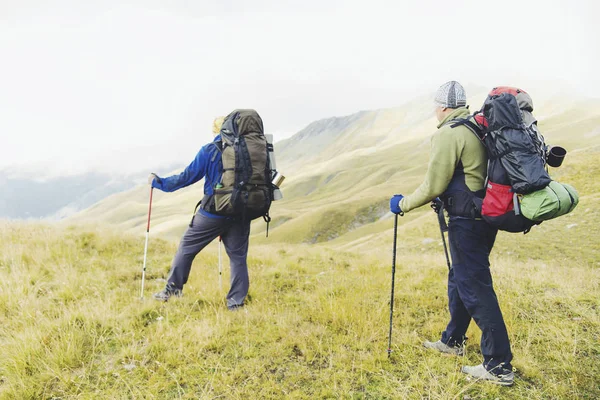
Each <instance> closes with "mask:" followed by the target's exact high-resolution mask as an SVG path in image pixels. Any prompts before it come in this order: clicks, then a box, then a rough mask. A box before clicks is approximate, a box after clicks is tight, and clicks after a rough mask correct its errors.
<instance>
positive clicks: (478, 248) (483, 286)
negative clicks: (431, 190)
mask: <svg viewBox="0 0 600 400" xmlns="http://www.w3.org/2000/svg"><path fill="white" fill-rule="evenodd" d="M448 229H449V231H448V237H449V241H450V254H451V255H452V268H451V269H450V272H449V273H448V305H449V308H450V322H449V323H448V326H447V327H446V330H445V331H444V333H442V342H444V343H446V344H448V345H449V346H454V345H457V344H460V343H462V342H464V341H465V340H466V337H465V334H466V332H467V328H468V327H469V323H470V322H471V318H472V319H473V320H474V321H475V323H476V324H477V326H478V327H479V329H481V353H482V354H483V360H484V361H483V365H484V366H485V367H486V369H487V370H488V371H489V370H493V372H495V371H498V372H500V371H499V369H500V368H507V369H512V365H511V364H510V362H511V360H512V353H511V351H510V342H509V340H508V333H507V331H506V325H505V324H504V319H503V318H502V312H501V311H500V306H499V304H498V298H497V297H496V293H495V292H494V286H493V283H492V275H491V273H490V261H489V256H490V252H491V251H492V247H493V246H494V241H495V240H496V233H497V232H498V230H497V229H496V228H492V227H491V226H490V225H488V224H487V223H486V222H485V221H483V220H473V219H460V218H452V217H451V218H450V223H449V224H448ZM499 365H501V367H500V368H497V367H498V366H499Z"/></svg>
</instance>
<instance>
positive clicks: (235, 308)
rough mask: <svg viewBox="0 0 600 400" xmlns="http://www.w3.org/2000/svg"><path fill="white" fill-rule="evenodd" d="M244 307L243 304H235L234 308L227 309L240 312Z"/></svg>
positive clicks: (228, 307)
mask: <svg viewBox="0 0 600 400" xmlns="http://www.w3.org/2000/svg"><path fill="white" fill-rule="evenodd" d="M242 307H244V305H243V304H234V305H232V306H227V309H228V310H229V311H240V309H241V308H242Z"/></svg>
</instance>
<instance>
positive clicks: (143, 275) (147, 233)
mask: <svg viewBox="0 0 600 400" xmlns="http://www.w3.org/2000/svg"><path fill="white" fill-rule="evenodd" d="M153 191H154V188H153V187H151V188H150V202H149V203H148V225H146V244H145V245H144V266H143V268H142V292H141V294H140V298H141V299H143V298H144V279H145V278H146V255H147V254H148V236H149V235H150V214H151V212H152V192H153Z"/></svg>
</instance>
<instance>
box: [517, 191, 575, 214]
mask: <svg viewBox="0 0 600 400" xmlns="http://www.w3.org/2000/svg"><path fill="white" fill-rule="evenodd" d="M519 203H520V207H521V214H523V216H524V217H525V218H528V219H530V220H532V221H534V222H541V221H546V220H548V219H552V218H556V217H560V216H561V215H565V214H567V213H570V212H571V211H573V209H574V208H575V207H576V206H577V203H579V195H578V194H577V191H576V190H575V188H574V187H573V186H571V185H567V184H563V183H558V182H556V181H551V182H550V183H549V184H548V186H546V187H545V188H543V189H541V190H536V191H535V192H532V193H528V194H526V195H524V196H523V197H522V198H521V201H520V202H519Z"/></svg>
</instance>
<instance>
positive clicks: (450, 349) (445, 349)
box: [423, 340, 465, 356]
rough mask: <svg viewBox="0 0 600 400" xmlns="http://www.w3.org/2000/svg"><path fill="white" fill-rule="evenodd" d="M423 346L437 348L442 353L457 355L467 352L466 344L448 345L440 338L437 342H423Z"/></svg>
mask: <svg viewBox="0 0 600 400" xmlns="http://www.w3.org/2000/svg"><path fill="white" fill-rule="evenodd" d="M423 346H425V347H427V348H428V349H433V350H437V351H439V352H440V353H445V354H452V355H455V356H462V355H463V354H464V352H465V346H448V345H447V344H446V343H444V342H442V341H441V340H438V341H437V342H429V341H425V342H423Z"/></svg>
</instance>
